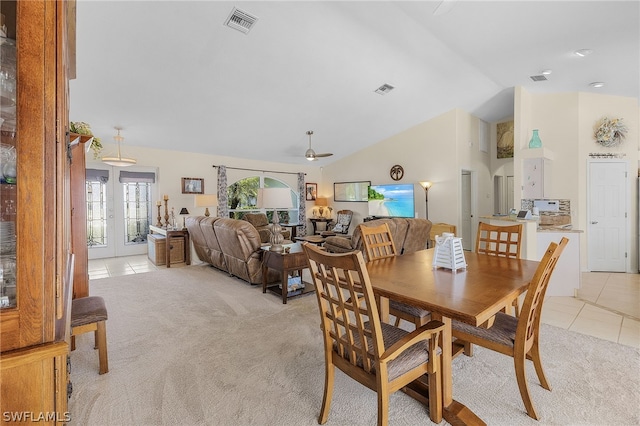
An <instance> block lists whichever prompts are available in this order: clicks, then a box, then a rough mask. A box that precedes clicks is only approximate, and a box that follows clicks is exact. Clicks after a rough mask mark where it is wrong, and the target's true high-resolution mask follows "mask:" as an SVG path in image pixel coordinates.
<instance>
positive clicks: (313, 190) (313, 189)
mask: <svg viewBox="0 0 640 426" xmlns="http://www.w3.org/2000/svg"><path fill="white" fill-rule="evenodd" d="M305 194H306V195H305V199H306V200H307V201H315V200H316V197H317V196H318V184H317V183H310V182H307V184H306V190H305Z"/></svg>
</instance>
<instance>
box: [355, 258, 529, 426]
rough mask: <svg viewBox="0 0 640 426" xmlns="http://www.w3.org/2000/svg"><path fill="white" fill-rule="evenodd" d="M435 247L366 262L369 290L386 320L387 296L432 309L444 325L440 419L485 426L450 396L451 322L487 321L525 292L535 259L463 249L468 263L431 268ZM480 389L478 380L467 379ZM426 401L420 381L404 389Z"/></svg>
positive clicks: (426, 391) (451, 375)
mask: <svg viewBox="0 0 640 426" xmlns="http://www.w3.org/2000/svg"><path fill="white" fill-rule="evenodd" d="M433 255H434V249H428V250H420V251H417V252H415V253H410V254H404V255H401V256H395V257H392V258H387V259H380V260H375V261H372V262H368V263H367V270H368V272H369V277H370V279H371V284H372V287H373V291H374V293H375V294H376V296H377V297H378V298H379V301H380V316H381V318H382V320H383V321H385V322H388V321H389V299H393V300H396V301H399V302H404V303H408V304H411V305H415V306H418V307H420V308H423V309H426V310H428V311H431V316H432V318H433V319H438V320H440V321H442V322H443V323H444V324H445V329H444V332H443V333H442V337H441V339H442V340H441V347H442V391H443V398H442V402H443V417H444V418H445V420H446V421H447V422H449V423H451V424H454V425H455V424H478V425H484V424H486V423H485V422H484V421H482V420H481V419H480V418H479V417H478V416H477V415H476V414H475V413H473V412H472V411H471V410H470V409H469V408H468V407H466V406H465V405H464V404H462V403H460V402H458V401H456V400H454V399H453V373H452V368H451V363H452V359H453V356H454V351H453V347H452V336H451V320H458V321H462V322H465V323H468V324H472V325H475V326H480V325H482V324H485V323H486V322H487V321H489V320H490V319H491V318H492V317H493V316H494V315H495V314H496V313H497V312H499V311H500V310H501V309H502V308H503V307H505V306H510V305H511V302H512V301H513V300H514V299H515V298H517V297H518V296H519V295H521V294H522V293H524V292H525V291H526V290H527V288H528V286H529V281H530V280H531V278H533V275H534V273H535V271H536V269H537V267H538V263H539V262H537V261H532V260H523V259H513V258H504V257H497V256H489V255H486V254H477V253H471V252H465V260H466V263H467V267H466V268H465V269H459V270H458V271H457V272H453V271H451V270H449V269H444V268H436V267H435V266H433ZM469 386H477V387H478V391H482V388H481V384H480V383H469ZM405 391H406V392H407V393H408V394H409V395H411V396H413V397H414V398H416V399H418V400H421V401H423V402H426V400H427V398H428V397H427V396H426V395H428V390H427V388H426V385H425V384H424V383H421V382H416V383H414V386H412V387H411V389H407V390H405Z"/></svg>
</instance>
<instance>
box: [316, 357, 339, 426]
mask: <svg viewBox="0 0 640 426" xmlns="http://www.w3.org/2000/svg"><path fill="white" fill-rule="evenodd" d="M335 372H336V367H335V366H334V365H333V364H331V362H327V363H326V368H325V371H324V396H323V398H322V408H321V409H320V416H319V417H318V423H319V424H321V425H323V424H325V423H326V422H327V419H328V418H329V410H330V409H331V397H332V396H333V381H334V378H335Z"/></svg>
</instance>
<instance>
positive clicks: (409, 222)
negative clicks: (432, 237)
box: [324, 217, 431, 257]
mask: <svg viewBox="0 0 640 426" xmlns="http://www.w3.org/2000/svg"><path fill="white" fill-rule="evenodd" d="M382 223H386V224H388V225H389V230H390V231H391V236H392V238H393V243H394V244H395V246H396V250H397V251H398V253H400V254H405V253H413V252H416V251H418V250H424V249H425V248H427V241H428V240H429V231H430V230H431V221H430V220H428V219H419V218H417V219H414V218H399V217H394V218H383V219H375V220H371V221H369V222H363V223H362V224H361V225H363V226H379V225H380V224H382ZM324 248H325V249H326V250H327V251H330V252H332V253H347V252H350V251H354V250H362V248H363V243H362V234H361V233H360V228H359V227H356V229H355V231H354V232H353V236H352V237H351V239H348V238H345V237H341V236H337V235H336V236H332V237H327V239H326V241H325V243H324ZM363 254H364V255H365V257H366V254H365V253H364V252H363Z"/></svg>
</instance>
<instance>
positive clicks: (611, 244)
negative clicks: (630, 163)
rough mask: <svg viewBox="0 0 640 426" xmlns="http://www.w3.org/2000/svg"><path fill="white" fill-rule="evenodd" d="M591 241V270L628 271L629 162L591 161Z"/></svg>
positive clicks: (589, 166)
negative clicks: (627, 189) (627, 195)
mask: <svg viewBox="0 0 640 426" xmlns="http://www.w3.org/2000/svg"><path fill="white" fill-rule="evenodd" d="M588 171H589V180H588V182H589V188H588V201H587V202H588V206H589V208H588V214H589V216H588V222H587V241H588V251H589V253H588V259H589V270H591V271H609V272H625V271H626V264H627V250H626V246H627V235H628V232H627V226H628V224H627V220H628V219H627V199H626V196H625V194H626V193H627V191H626V188H627V162H626V161H622V160H617V161H616V160H590V161H589V164H588Z"/></svg>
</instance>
